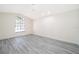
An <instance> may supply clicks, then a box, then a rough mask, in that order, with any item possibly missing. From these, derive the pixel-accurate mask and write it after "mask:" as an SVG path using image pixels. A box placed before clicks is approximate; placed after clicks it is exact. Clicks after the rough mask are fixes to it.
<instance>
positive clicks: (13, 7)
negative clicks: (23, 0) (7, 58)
mask: <svg viewBox="0 0 79 59" xmlns="http://www.w3.org/2000/svg"><path fill="white" fill-rule="evenodd" d="M0 54H79V4H0Z"/></svg>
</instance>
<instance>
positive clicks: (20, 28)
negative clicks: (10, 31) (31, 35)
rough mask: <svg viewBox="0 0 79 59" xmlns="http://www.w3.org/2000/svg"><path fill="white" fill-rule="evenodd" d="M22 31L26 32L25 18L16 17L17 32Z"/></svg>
mask: <svg viewBox="0 0 79 59" xmlns="http://www.w3.org/2000/svg"><path fill="white" fill-rule="evenodd" d="M22 31H24V18H23V17H20V16H16V27H15V32H22Z"/></svg>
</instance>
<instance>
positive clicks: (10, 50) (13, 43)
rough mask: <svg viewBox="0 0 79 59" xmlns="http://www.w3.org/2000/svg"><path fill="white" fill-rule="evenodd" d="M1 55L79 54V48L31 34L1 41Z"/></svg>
mask: <svg viewBox="0 0 79 59" xmlns="http://www.w3.org/2000/svg"><path fill="white" fill-rule="evenodd" d="M0 54H79V46H78V45H77V44H72V43H68V42H63V41H58V40H55V39H50V38H46V37H42V36H38V35H33V34H31V35H25V36H20V37H15V38H10V39H5V40H0Z"/></svg>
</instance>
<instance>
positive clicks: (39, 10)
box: [0, 4, 79, 19]
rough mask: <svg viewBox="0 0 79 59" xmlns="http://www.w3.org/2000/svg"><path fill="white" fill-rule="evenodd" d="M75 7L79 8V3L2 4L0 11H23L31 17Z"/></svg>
mask: <svg viewBox="0 0 79 59" xmlns="http://www.w3.org/2000/svg"><path fill="white" fill-rule="evenodd" d="M74 9H79V5H78V4H0V12H12V13H21V14H24V15H25V16H28V17H30V18H31V19H38V18H40V17H44V16H48V15H55V14H57V13H62V12H66V11H70V10H74Z"/></svg>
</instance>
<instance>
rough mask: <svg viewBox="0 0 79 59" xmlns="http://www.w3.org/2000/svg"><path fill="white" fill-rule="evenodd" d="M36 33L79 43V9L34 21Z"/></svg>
mask: <svg viewBox="0 0 79 59" xmlns="http://www.w3.org/2000/svg"><path fill="white" fill-rule="evenodd" d="M34 34H37V35H41V36H45V37H50V38H53V39H57V40H62V41H67V42H72V43H76V44H79V10H72V11H68V12H65V13H60V14H57V15H54V16H48V17H43V18H40V19H38V20H36V21H34Z"/></svg>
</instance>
